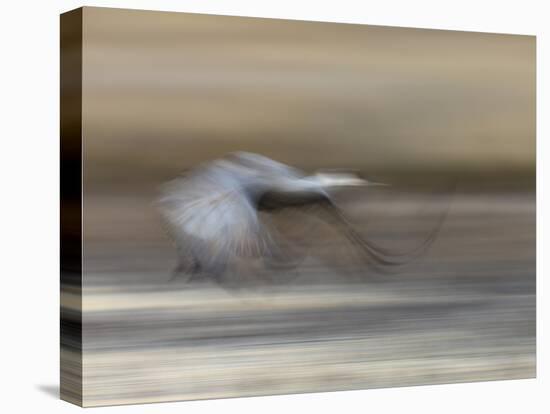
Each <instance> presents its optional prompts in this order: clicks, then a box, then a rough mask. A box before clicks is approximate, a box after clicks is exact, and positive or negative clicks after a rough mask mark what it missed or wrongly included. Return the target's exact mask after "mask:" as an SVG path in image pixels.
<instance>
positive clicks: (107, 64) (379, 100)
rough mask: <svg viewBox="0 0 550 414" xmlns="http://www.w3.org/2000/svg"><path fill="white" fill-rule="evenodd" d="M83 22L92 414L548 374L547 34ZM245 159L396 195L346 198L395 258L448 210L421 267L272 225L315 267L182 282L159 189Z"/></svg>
mask: <svg viewBox="0 0 550 414" xmlns="http://www.w3.org/2000/svg"><path fill="white" fill-rule="evenodd" d="M83 18H84V34H83V69H82V70H83V91H82V100H83V101H82V102H83V103H82V119H83V132H82V134H83V144H82V145H83V154H84V160H83V165H84V173H83V174H84V177H83V183H84V195H83V200H84V201H83V202H84V207H83V249H84V250H83V252H84V258H83V274H84V275H83V286H82V291H83V298H82V311H83V369H84V384H83V392H84V405H87V406H94V405H106V404H124V403H132V402H152V401H166V400H180V399H198V398H214V397H230V396H231V397H232V396H242V395H260V394H274V393H287V392H306V391H320V390H341V389H357V388H372V387H386V386H401V385H414V384H434V383H448V382H463V381H477V380H497V379H510V378H528V377H533V376H534V375H535V178H534V177H535V123H534V120H535V41H534V38H532V37H528V36H512V35H498V34H480V33H464V32H450V31H433V30H420V29H404V28H389V27H372V26H368V27H365V26H359V25H345V24H343V25H338V24H329V23H314V22H295V21H283V20H267V19H250V18H234V17H222V16H205V15H189V14H177V13H159V12H143V11H125V10H116V9H96V8H85V9H84V17H83ZM234 151H247V152H253V153H257V154H262V155H264V156H266V157H268V158H270V159H274V160H278V161H280V162H282V163H284V164H286V165H290V166H293V167H296V168H298V169H300V170H303V171H304V172H305V173H306V174H308V175H312V174H315V172H316V171H318V170H320V169H328V170H330V169H333V168H340V167H344V168H346V169H353V170H356V171H357V172H358V174H359V176H361V177H366V178H367V179H368V180H372V181H374V182H382V183H389V184H391V186H389V187H382V186H376V187H375V186H373V187H370V188H369V187H366V188H360V187H356V188H355V187H354V188H350V189H348V190H344V191H342V192H339V193H338V195H335V197H337V200H336V201H337V202H338V206H339V208H341V209H342V211H344V212H345V213H346V217H348V218H349V220H350V222H352V223H354V229H355V230H356V231H357V232H358V233H359V234H362V235H368V237H369V240H372V241H373V242H375V243H376V244H377V245H380V246H383V247H384V248H387V249H390V250H392V251H406V250H407V249H409V248H411V247H413V246H415V245H418V244H419V243H421V242H422V240H423V239H424V238H425V237H426V235H427V232H429V231H430V229H431V228H432V227H433V226H434V224H435V218H436V217H437V215H438V214H439V212H441V211H442V210H443V207H444V206H446V205H449V210H448V214H447V216H446V219H445V220H444V222H443V224H442V225H441V227H440V229H439V232H438V234H437V237H436V238H435V240H434V242H433V243H432V244H431V245H430V246H429V248H428V249H427V250H425V252H424V254H423V255H421V256H419V257H417V258H416V259H415V260H412V261H410V262H408V263H407V264H405V265H404V266H397V267H391V268H390V269H389V271H388V272H377V271H374V270H372V269H370V268H369V267H367V266H365V263H364V261H363V260H362V257H361V254H360V253H358V251H357V249H354V248H352V247H350V243H349V242H346V238H345V237H343V236H342V234H341V232H338V231H337V230H335V229H334V228H333V227H332V226H330V225H327V223H326V222H323V221H322V220H320V219H318V218H316V217H315V216H311V215H308V214H305V213H301V214H299V215H296V216H293V217H285V216H277V215H273V216H272V217H271V219H272V220H273V222H271V225H273V226H274V227H278V226H279V227H278V228H283V226H286V227H285V229H286V231H287V233H286V234H289V237H290V239H291V240H292V241H293V242H295V243H296V244H297V245H298V247H299V248H298V256H299V257H300V258H302V257H303V260H301V261H300V262H299V264H297V265H296V266H294V267H293V268H292V269H289V270H284V269H283V270H281V269H277V268H276V266H275V267H273V268H266V269H265V270H262V271H263V272H265V273H264V276H265V278H264V279H265V280H279V281H280V282H278V283H262V284H258V285H257V286H252V287H250V288H247V289H227V288H225V287H224V286H222V285H220V284H218V283H215V282H214V281H212V280H208V279H206V280H195V281H189V280H186V279H185V278H178V277H176V278H172V276H173V270H174V267H175V266H176V264H177V263H178V255H177V249H176V248H175V246H174V245H173V244H172V241H171V239H170V237H168V236H167V234H166V232H165V228H164V226H163V218H162V216H161V214H159V211H158V205H157V203H156V200H158V197H159V189H160V188H161V186H162V185H163V183H166V182H168V181H170V180H172V179H173V178H174V177H177V176H178V175H179V174H183V175H184V176H185V175H186V174H188V173H189V171H193V169H194V168H196V167H197V166H198V165H200V164H201V163H203V162H206V161H208V160H215V159H219V158H220V157H222V156H224V154H227V153H231V152H234ZM451 182H453V183H456V184H457V185H456V190H455V193H454V197H453V200H452V203H450V204H449V200H448V194H447V193H446V192H445V191H443V189H445V188H446V186H447V185H448V184H449V183H451ZM260 214H263V213H260ZM266 217H267V218H269V216H262V219H264V218H266ZM293 223H295V224H298V223H299V224H300V225H299V226H298V225H293ZM293 231H294V232H295V233H294V234H293V233H292V232H293ZM309 235H311V236H312V237H307V238H306V237H305V236H309ZM303 240H307V246H302V244H300V243H298V242H299V241H303ZM302 247H303V248H302ZM303 252H306V253H307V254H305V255H301V254H302V253H303ZM310 253H315V254H310ZM252 273H253V272H252ZM281 278H282V280H281ZM73 306H74V307H75V309H76V308H78V306H79V301H78V297H77V295H75V296H74V297H73V296H71V295H66V296H65V297H64V308H65V309H66V310H70V309H71V308H72V307H73Z"/></svg>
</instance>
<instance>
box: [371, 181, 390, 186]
mask: <svg viewBox="0 0 550 414" xmlns="http://www.w3.org/2000/svg"><path fill="white" fill-rule="evenodd" d="M367 186H369V187H370V186H378V187H390V186H391V184H386V183H373V182H371V181H367Z"/></svg>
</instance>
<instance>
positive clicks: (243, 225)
mask: <svg viewBox="0 0 550 414" xmlns="http://www.w3.org/2000/svg"><path fill="white" fill-rule="evenodd" d="M385 185H386V184H382V183H375V182H370V181H367V180H366V179H364V178H361V177H360V176H359V174H357V173H353V172H345V171H324V172H318V173H315V174H313V175H307V174H305V173H304V172H302V171H300V170H298V169H295V168H292V167H290V166H288V165H285V164H282V163H279V162H277V161H274V160H272V159H269V158H267V157H264V156H262V155H258V154H253V153H247V152H235V153H231V154H228V155H227V156H225V157H224V158H221V159H217V160H214V161H210V162H207V163H205V164H202V165H200V166H198V167H197V168H196V169H194V170H192V171H191V172H190V173H189V174H187V175H185V176H182V177H179V178H177V179H175V180H173V181H171V182H169V183H167V184H166V185H165V186H164V187H163V189H162V194H161V196H160V198H159V202H158V205H159V207H160V211H161V213H162V215H163V217H164V219H165V222H166V224H167V230H168V232H169V234H170V235H171V237H172V239H173V241H174V244H175V246H176V248H177V252H178V261H179V263H178V265H177V267H176V270H175V273H174V275H175V276H184V277H186V278H187V279H188V280H190V279H193V278H195V277H197V276H198V275H200V276H206V275H208V276H210V277H211V278H213V279H214V280H216V281H218V282H222V281H223V280H224V275H226V273H227V272H229V271H230V269H235V268H236V267H235V266H236V265H237V268H238V272H243V267H242V266H238V264H239V263H241V264H242V263H243V261H244V262H248V263H251V262H252V261H254V262H256V263H258V262H260V263H261V265H262V266H268V267H270V268H282V269H289V268H295V267H296V266H298V265H299V264H300V263H301V261H302V260H303V259H304V257H305V255H304V254H300V253H298V252H297V250H296V249H293V246H292V243H291V242H290V241H289V240H288V239H285V238H284V235H282V234H281V232H280V229H277V228H275V227H274V226H270V225H269V223H268V221H266V220H264V219H262V217H263V216H264V217H265V214H267V216H269V215H274V214H277V213H280V212H282V211H301V212H302V213H306V214H308V215H316V216H317V217H319V218H321V219H322V220H323V222H325V223H328V224H330V225H331V226H332V227H334V228H336V229H338V230H339V231H340V232H341V233H342V234H343V235H344V236H345V238H346V239H347V240H348V241H349V242H351V243H352V244H353V245H354V246H356V247H357V248H358V249H359V250H360V251H361V252H362V253H363V257H364V258H365V259H366V261H367V263H368V264H369V265H371V266H374V267H375V268H377V269H382V268H384V267H386V266H392V265H398V264H404V263H407V262H408V261H410V260H411V259H412V258H414V257H417V256H418V255H419V254H421V253H422V252H424V251H425V250H426V248H427V247H428V246H429V245H430V244H431V243H432V242H433V240H434V239H435V237H436V235H437V233H438V231H439V229H440V227H441V223H442V222H443V218H444V215H445V214H442V215H441V216H440V218H439V220H438V221H437V224H436V225H435V226H434V227H433V229H432V230H431V231H430V232H429V234H428V235H427V237H426V238H425V240H424V241H423V242H422V243H420V244H419V245H417V246H415V247H414V248H413V249H411V250H409V251H406V252H396V251H392V250H390V249H387V248H384V247H382V246H379V245H377V244H375V243H373V242H372V241H370V240H367V239H366V238H365V237H363V236H362V235H361V234H359V233H358V232H357V231H356V230H355V228H354V227H353V226H352V225H351V224H350V222H349V220H348V219H347V218H346V216H345V214H344V212H343V211H342V209H341V208H339V207H338V206H337V205H336V203H335V201H334V197H333V196H332V194H333V191H334V190H335V189H338V188H344V187H369V186H385ZM301 224H302V223H300V220H299V219H295V220H294V222H293V226H300V225H301ZM303 237H308V235H307V234H305V235H304V236H303Z"/></svg>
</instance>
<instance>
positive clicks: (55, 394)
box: [36, 384, 59, 399]
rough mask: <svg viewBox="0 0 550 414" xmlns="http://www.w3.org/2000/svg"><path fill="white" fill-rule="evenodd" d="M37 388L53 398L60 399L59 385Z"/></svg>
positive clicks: (44, 385) (46, 385)
mask: <svg viewBox="0 0 550 414" xmlns="http://www.w3.org/2000/svg"><path fill="white" fill-rule="evenodd" d="M36 388H37V389H38V390H40V391H42V392H43V393H44V394H46V395H48V396H50V397H52V398H55V399H59V385H57V384H40V385H37V386H36Z"/></svg>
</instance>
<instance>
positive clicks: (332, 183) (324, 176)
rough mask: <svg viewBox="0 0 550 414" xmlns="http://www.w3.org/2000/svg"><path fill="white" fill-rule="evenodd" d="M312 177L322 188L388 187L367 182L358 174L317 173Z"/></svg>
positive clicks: (347, 172) (340, 172)
mask: <svg viewBox="0 0 550 414" xmlns="http://www.w3.org/2000/svg"><path fill="white" fill-rule="evenodd" d="M313 177H314V179H315V180H316V181H317V182H318V183H319V184H320V185H321V186H322V187H358V186H361V187H366V186H387V185H388V184H383V183H376V182H372V181H368V180H366V179H364V178H363V177H361V176H360V175H359V173H357V172H350V171H318V172H317V173H315V175H314V176H313Z"/></svg>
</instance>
